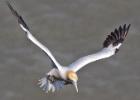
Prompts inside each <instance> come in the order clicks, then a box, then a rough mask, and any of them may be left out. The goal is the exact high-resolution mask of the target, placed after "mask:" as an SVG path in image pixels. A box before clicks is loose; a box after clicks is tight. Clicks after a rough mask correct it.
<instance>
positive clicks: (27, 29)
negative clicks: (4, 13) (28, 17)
mask: <svg viewBox="0 0 140 100" xmlns="http://www.w3.org/2000/svg"><path fill="white" fill-rule="evenodd" d="M6 3H7V5H8V7H9V9H10V10H11V12H12V14H13V15H14V16H15V17H16V18H17V19H18V23H19V25H20V27H21V29H22V30H23V31H24V32H25V33H26V36H27V38H28V39H29V40H30V41H31V42H33V43H34V44H35V45H37V46H38V47H39V48H40V49H41V50H43V51H44V52H45V53H46V54H47V55H48V57H49V58H50V60H51V62H52V63H53V65H54V66H53V67H57V68H58V69H59V70H60V69H61V65H60V64H59V63H58V62H57V61H56V59H55V58H54V56H53V55H52V53H51V52H50V50H49V49H48V48H47V47H45V46H44V45H43V44H42V43H40V42H39V41H38V40H37V39H36V38H35V37H34V36H33V35H32V34H31V33H30V31H29V27H28V26H27V24H26V23H25V21H24V20H23V18H22V16H21V15H19V14H18V13H17V11H16V10H15V9H14V8H13V7H12V6H11V4H10V3H9V2H8V1H7V2H6Z"/></svg>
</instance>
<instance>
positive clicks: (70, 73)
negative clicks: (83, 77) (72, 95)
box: [67, 71, 78, 92]
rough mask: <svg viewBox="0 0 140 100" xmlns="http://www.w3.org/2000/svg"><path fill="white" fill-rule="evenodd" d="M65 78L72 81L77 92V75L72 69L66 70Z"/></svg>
mask: <svg viewBox="0 0 140 100" xmlns="http://www.w3.org/2000/svg"><path fill="white" fill-rule="evenodd" d="M67 79H69V80H70V81H71V82H72V84H73V85H74V87H75V89H76V91H77V92H78V87H77V81H78V76H77V74H76V73H75V72H74V71H68V72H67Z"/></svg>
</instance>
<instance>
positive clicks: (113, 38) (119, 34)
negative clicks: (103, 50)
mask: <svg viewBox="0 0 140 100" xmlns="http://www.w3.org/2000/svg"><path fill="white" fill-rule="evenodd" d="M130 26H131V24H129V25H126V24H124V25H123V26H120V27H119V28H118V29H115V30H114V32H111V34H110V35H108V37H107V38H106V40H105V41H104V43H103V47H108V46H109V45H110V44H112V45H113V46H116V45H118V44H119V43H122V42H123V41H124V39H125V37H126V36H127V34H128V31H129V29H130Z"/></svg>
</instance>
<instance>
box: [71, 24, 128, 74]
mask: <svg viewBox="0 0 140 100" xmlns="http://www.w3.org/2000/svg"><path fill="white" fill-rule="evenodd" d="M129 28H130V24H129V25H128V26H126V24H125V25H123V27H122V26H120V27H119V28H118V29H115V30H114V32H111V33H110V35H108V36H107V38H106V40H105V41H104V43H103V49H102V50H100V51H99V52H97V53H95V54H91V55H88V56H85V57H81V58H80V59H78V60H76V61H75V62H73V63H72V64H70V65H69V67H70V68H71V69H72V70H74V71H75V72H77V71H78V70H79V69H81V68H82V67H83V66H85V65H87V64H89V63H91V62H94V61H96V60H100V59H103V58H108V57H111V56H112V55H114V54H115V53H117V52H118V51H119V47H120V46H121V44H122V42H123V41H124V39H125V37H126V36H127V34H128V30H129Z"/></svg>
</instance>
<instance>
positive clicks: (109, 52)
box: [7, 2, 130, 92]
mask: <svg viewBox="0 0 140 100" xmlns="http://www.w3.org/2000/svg"><path fill="white" fill-rule="evenodd" d="M7 5H8V7H9V8H10V10H11V12H12V14H13V15H14V16H15V17H16V18H17V20H18V24H19V26H20V27H21V29H22V30H23V31H24V32H25V33H26V36H27V38H28V39H29V40H30V41H31V42H33V43H34V44H35V45H36V46H38V47H39V48H40V49H42V50H43V51H44V52H45V53H46V55H47V56H48V57H49V58H50V60H51V62H52V65H53V66H52V67H53V68H52V69H51V71H49V72H48V73H47V74H46V75H45V77H43V78H42V79H40V80H39V85H40V87H41V88H43V90H44V91H45V92H50V91H52V92H54V91H55V90H58V89H60V88H63V87H64V86H65V85H68V84H72V85H74V87H75V89H76V91H77V92H78V87H77V81H78V76H77V71H79V70H80V69H81V68H82V67H84V66H85V65H87V64H89V63H91V62H94V61H96V60H100V59H104V58H108V57H111V56H113V55H114V54H115V53H117V52H118V50H119V48H120V46H121V45H122V43H123V41H124V39H125V37H126V36H127V33H128V30H129V28H130V24H129V25H126V24H124V25H123V26H120V27H119V28H118V29H115V31H113V32H111V34H109V35H108V36H107V38H106V40H105V41H104V43H103V48H102V49H101V50H100V51H99V52H97V53H95V54H91V55H87V56H84V57H81V58H79V59H78V60H76V61H75V62H73V63H72V64H70V65H68V66H63V65H61V64H60V63H58V61H57V60H56V59H55V57H54V56H53V55H52V53H51V52H50V50H49V49H48V48H47V47H45V46H44V45H43V44H41V43H40V42H39V41H38V40H37V39H36V38H35V37H34V36H33V35H32V34H31V32H30V29H29V27H28V26H27V24H26V23H25V21H24V20H23V18H22V16H21V15H19V14H18V13H17V11H16V10H15V9H13V7H12V6H11V4H10V3H9V2H7Z"/></svg>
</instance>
